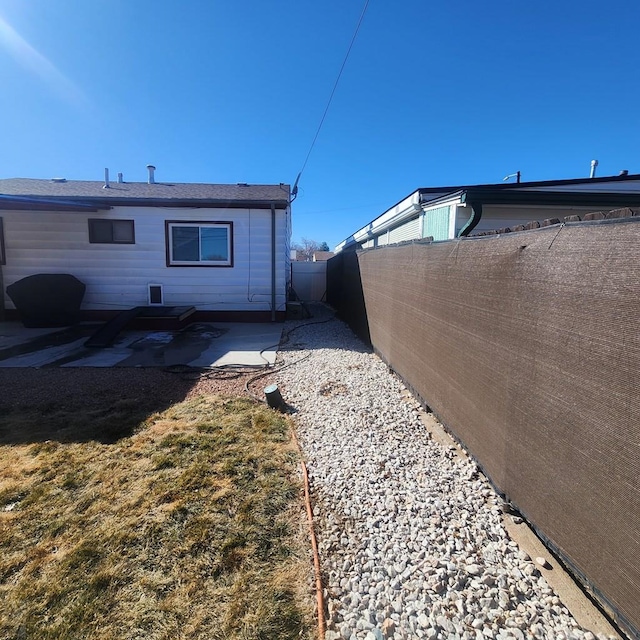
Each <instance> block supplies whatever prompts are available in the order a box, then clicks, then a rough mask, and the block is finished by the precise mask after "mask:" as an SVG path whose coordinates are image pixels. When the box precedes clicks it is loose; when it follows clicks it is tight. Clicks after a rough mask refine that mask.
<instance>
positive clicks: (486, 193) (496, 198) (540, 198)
mask: <svg viewBox="0 0 640 640" xmlns="http://www.w3.org/2000/svg"><path fill="white" fill-rule="evenodd" d="M452 199H459V201H460V202H467V203H471V204H475V203H481V204H507V205H509V204H512V205H518V204H519V205H525V204H539V205H565V206H593V207H594V208H598V207H626V206H640V174H631V175H619V176H605V177H600V178H574V179H568V180H541V181H536V182H503V183H498V184H481V185H458V186H449V187H423V188H420V189H417V190H416V191H414V192H413V193H411V194H410V195H409V196H407V197H405V198H404V199H403V200H400V201H399V202H397V203H396V204H395V205H393V207H391V208H390V209H388V210H387V211H385V212H384V213H382V214H381V215H379V216H377V217H376V218H374V219H373V220H371V221H370V222H369V223H368V224H367V225H365V226H364V227H362V228H361V229H359V230H357V231H356V232H355V233H354V234H353V235H351V236H350V237H349V238H346V239H345V240H343V241H342V242H341V243H340V244H339V245H338V247H336V250H337V251H341V250H342V249H344V248H346V247H348V246H353V245H354V244H357V243H359V242H361V241H362V239H363V238H368V237H371V235H372V234H379V233H381V232H382V231H385V230H387V229H392V228H395V227H396V226H398V225H399V224H401V223H403V222H405V221H406V220H409V219H411V218H414V217H417V216H418V215H419V213H420V211H421V207H426V206H429V207H431V206H436V205H438V204H440V203H445V202H447V201H451V200H452Z"/></svg>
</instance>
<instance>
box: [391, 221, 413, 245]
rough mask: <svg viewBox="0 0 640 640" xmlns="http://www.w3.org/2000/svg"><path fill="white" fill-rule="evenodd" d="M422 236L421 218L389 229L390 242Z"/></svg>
mask: <svg viewBox="0 0 640 640" xmlns="http://www.w3.org/2000/svg"><path fill="white" fill-rule="evenodd" d="M419 237H420V218H415V219H413V220H409V222H405V223H404V224H402V225H400V226H399V227H396V228H395V229H391V230H390V231H389V244H393V243H395V242H403V241H405V240H415V239H416V238H419Z"/></svg>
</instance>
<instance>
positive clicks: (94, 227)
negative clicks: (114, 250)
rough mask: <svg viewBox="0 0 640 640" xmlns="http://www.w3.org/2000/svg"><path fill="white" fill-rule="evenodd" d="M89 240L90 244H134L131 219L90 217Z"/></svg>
mask: <svg viewBox="0 0 640 640" xmlns="http://www.w3.org/2000/svg"><path fill="white" fill-rule="evenodd" d="M89 242H91V243H92V244H134V243H135V235H134V228H133V220H100V219H97V218H90V219H89Z"/></svg>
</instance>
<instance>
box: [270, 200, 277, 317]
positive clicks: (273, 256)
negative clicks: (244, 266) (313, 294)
mask: <svg viewBox="0 0 640 640" xmlns="http://www.w3.org/2000/svg"><path fill="white" fill-rule="evenodd" d="M275 321H276V205H275V204H274V203H273V202H272V203H271V322H275Z"/></svg>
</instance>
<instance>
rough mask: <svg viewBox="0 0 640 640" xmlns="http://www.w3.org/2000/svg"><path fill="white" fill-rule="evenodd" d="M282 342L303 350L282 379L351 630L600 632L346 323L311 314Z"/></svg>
mask: <svg viewBox="0 0 640 640" xmlns="http://www.w3.org/2000/svg"><path fill="white" fill-rule="evenodd" d="M322 313H324V315H325V317H328V311H327V310H323V309H321V310H320V311H319V312H318V314H319V315H320V317H318V315H317V316H316V317H315V318H314V319H313V322H317V321H318V320H319V319H322V317H321V314H322ZM296 324H297V325H300V324H301V323H286V325H285V331H289V330H290V329H291V328H292V327H294V326H296ZM280 356H281V357H282V358H283V360H284V363H285V364H291V363H294V362H297V364H295V365H293V366H291V367H288V368H286V369H283V370H282V371H280V372H279V373H278V379H277V382H278V386H279V387H280V389H281V390H282V393H283V397H284V398H285V400H286V401H287V403H288V404H289V405H291V406H292V407H294V408H295V410H296V413H295V417H294V419H295V423H296V427H297V432H298V438H299V440H300V444H301V447H302V449H303V453H304V456H305V459H306V462H307V467H308V471H309V476H310V483H311V492H312V500H313V503H314V517H315V518H316V522H315V526H316V529H317V536H318V545H319V552H320V563H321V565H322V568H323V572H324V574H325V576H327V584H325V585H324V586H325V588H326V590H327V593H328V599H329V601H330V604H331V608H330V610H331V611H332V612H333V614H334V615H335V619H336V620H342V621H344V622H341V623H339V627H338V628H339V630H340V635H341V636H342V638H345V639H347V638H349V639H354V638H355V639H358V640H363V639H365V638H383V637H393V638H415V637H422V638H438V637H442V638H456V637H460V638H462V637H464V638H473V639H476V638H496V637H500V632H502V636H503V637H512V638H514V637H515V638H522V637H531V636H532V637H540V638H551V637H554V638H560V637H563V636H564V637H565V638H572V639H577V640H581V639H584V640H587V639H588V638H592V637H593V636H592V635H591V634H589V632H587V631H585V630H582V629H580V627H579V626H578V625H577V623H576V621H575V620H574V619H573V617H572V616H571V615H570V614H569V613H568V611H567V610H566V608H564V607H563V606H562V605H561V603H560V602H559V600H558V598H557V597H556V596H555V594H554V593H553V591H552V590H551V589H550V588H549V585H548V584H547V582H546V581H545V580H544V578H543V577H542V576H540V574H539V572H538V571H537V570H536V567H535V564H534V563H533V562H532V560H531V558H529V557H528V556H527V555H526V554H524V553H522V552H521V551H520V550H519V548H518V546H517V544H516V543H515V542H513V541H512V540H510V539H509V537H508V534H507V532H506V530H505V529H504V527H503V525H502V522H501V516H502V509H501V504H502V501H501V500H500V498H499V497H498V496H497V495H496V493H495V492H494V491H493V489H492V488H491V486H490V485H489V483H488V482H487V481H486V479H485V478H484V476H482V474H480V473H479V472H478V468H477V465H476V464H475V463H473V462H472V461H468V460H464V459H461V458H458V457H457V456H456V455H455V454H454V453H453V451H452V447H444V446H442V445H440V444H438V443H437V442H435V441H434V440H433V439H432V438H431V437H430V435H429V433H428V432H427V430H426V428H425V427H424V425H423V424H422V423H421V421H420V419H419V414H418V411H417V409H418V408H419V407H418V405H417V403H416V402H415V400H413V399H412V398H410V397H409V398H407V397H406V392H405V395H404V396H403V391H404V389H405V387H404V385H403V384H402V382H401V381H400V380H399V379H398V378H397V377H395V375H393V374H392V373H391V372H390V371H389V368H388V367H387V366H386V365H385V364H384V363H383V362H382V361H381V360H380V359H379V358H378V357H377V356H376V355H374V354H373V353H372V352H371V351H370V350H368V349H367V348H366V347H364V345H363V344H362V343H361V342H360V341H359V340H358V339H357V338H356V337H355V336H354V335H353V333H352V332H351V331H350V330H349V329H348V327H346V325H344V324H343V323H342V322H340V321H338V320H335V319H334V320H330V321H329V322H326V323H324V324H313V325H309V326H307V327H302V328H299V329H297V330H296V331H294V332H293V333H291V334H290V336H289V340H288V342H287V343H286V344H285V345H284V347H283V348H282V350H281V351H280ZM536 562H538V563H539V559H538V558H536ZM523 632H524V633H523ZM390 634H391V635H390Z"/></svg>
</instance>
